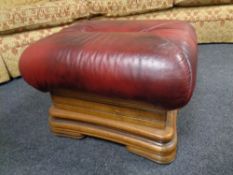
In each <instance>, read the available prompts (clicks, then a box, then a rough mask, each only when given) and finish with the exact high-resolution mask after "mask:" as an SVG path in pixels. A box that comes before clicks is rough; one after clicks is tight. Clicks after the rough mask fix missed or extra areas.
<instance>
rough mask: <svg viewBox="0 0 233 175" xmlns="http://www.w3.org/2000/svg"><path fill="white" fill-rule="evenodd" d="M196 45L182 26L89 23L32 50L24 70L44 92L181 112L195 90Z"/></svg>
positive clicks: (170, 23)
mask: <svg viewBox="0 0 233 175" xmlns="http://www.w3.org/2000/svg"><path fill="white" fill-rule="evenodd" d="M196 43H197V41H196V34H195V31H194V29H193V28H192V27H191V26H190V25H189V24H187V23H185V22H180V21H83V22H78V23H76V24H74V25H72V26H70V27H69V28H66V29H64V30H62V31H61V32H58V33H56V34H53V35H51V36H49V37H47V38H44V39H42V40H40V41H38V42H36V43H34V44H32V45H30V46H29V47H28V48H27V49H26V50H25V51H24V53H23V54H22V56H21V59H20V71H21V74H22V76H23V78H24V79H25V80H26V81H27V82H28V83H29V84H30V85H32V86H34V87H35V88H37V89H39V90H41V91H51V90H52V89H54V88H71V89H74V90H82V91H87V92H92V93H97V94H101V95H106V96H117V97H121V98H126V99H136V100H144V101H147V102H150V103H154V104H156V105H159V106H161V107H164V108H168V109H176V108H180V107H182V106H184V105H185V104H186V103H187V102H188V101H189V100H190V98H191V96H192V93H193V90H194V86H195V80H196V68H197V44H196Z"/></svg>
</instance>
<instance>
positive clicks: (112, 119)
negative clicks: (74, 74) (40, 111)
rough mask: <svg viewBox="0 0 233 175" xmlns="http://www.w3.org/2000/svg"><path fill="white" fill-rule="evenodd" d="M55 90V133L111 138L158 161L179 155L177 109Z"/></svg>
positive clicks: (51, 109) (80, 136)
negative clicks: (172, 109)
mask: <svg viewBox="0 0 233 175" xmlns="http://www.w3.org/2000/svg"><path fill="white" fill-rule="evenodd" d="M51 94H52V101H53V105H52V106H51V108H50V110H49V114H50V116H51V117H50V118H49V124H50V126H51V130H52V131H53V132H54V133H55V134H57V135H61V136H68V137H72V138H77V139H80V138H82V137H83V136H85V135H87V136H93V137H97V138H102V139H106V140H110V141H113V142H117V143H120V144H123V145H126V146H127V149H128V150H129V151H130V152H133V153H135V154H138V155H141V156H143V157H146V158H148V159H150V160H153V161H155V162H157V163H170V162H171V161H173V160H174V159H175V156H176V147H177V132H176V116H177V110H174V111H168V110H165V109H161V108H158V107H156V106H154V105H151V104H147V103H144V102H138V101H132V100H124V99H117V98H107V97H102V96H97V95H93V94H87V93H83V92H74V91H69V90H61V89H59V90H54V91H53V92H51Z"/></svg>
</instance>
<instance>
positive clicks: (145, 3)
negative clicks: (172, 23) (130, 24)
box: [87, 0, 173, 16]
mask: <svg viewBox="0 0 233 175" xmlns="http://www.w3.org/2000/svg"><path fill="white" fill-rule="evenodd" d="M87 2H88V5H89V8H90V12H91V13H92V14H103V15H106V16H125V15H130V14H139V13H145V12H148V11H156V10H161V9H167V8H169V7H172V6H173V0H104V1H103V0H87Z"/></svg>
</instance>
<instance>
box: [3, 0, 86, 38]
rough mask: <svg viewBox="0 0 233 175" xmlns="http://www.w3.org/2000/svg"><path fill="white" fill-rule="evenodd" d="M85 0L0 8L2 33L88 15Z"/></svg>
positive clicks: (63, 21) (65, 21)
mask: <svg viewBox="0 0 233 175" xmlns="http://www.w3.org/2000/svg"><path fill="white" fill-rule="evenodd" d="M88 16H89V12H88V7H87V6H86V1H85V0H69V1H68V0H59V1H53V2H44V3H35V4H33V5H23V6H16V7H13V8H5V9H1V10H0V34H6V33H14V32H18V31H23V30H25V29H26V30H31V29H38V28H45V27H51V26H57V25H62V24H66V23H70V22H72V21H74V20H76V19H79V18H83V17H88Z"/></svg>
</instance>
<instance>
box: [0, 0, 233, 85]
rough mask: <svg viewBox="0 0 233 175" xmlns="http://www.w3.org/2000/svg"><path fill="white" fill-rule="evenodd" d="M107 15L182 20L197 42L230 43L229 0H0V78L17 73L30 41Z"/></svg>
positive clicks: (232, 3) (232, 10)
mask: <svg viewBox="0 0 233 175" xmlns="http://www.w3.org/2000/svg"><path fill="white" fill-rule="evenodd" d="M106 19H111V20H124V19H132V20H142V19H158V20H159V19H176V20H183V21H188V22H190V23H191V24H192V25H193V26H194V27H195V29H196V31H197V35H198V42H199V43H216V42H217V43H222V42H224V43H232V42H233V0H0V83H3V82H6V81H8V80H10V79H11V78H15V77H18V76H20V73H19V69H18V60H19V57H20V55H21V53H22V52H23V50H24V49H25V48H26V47H27V46H28V45H29V44H30V43H32V42H35V41H37V40H39V39H41V38H43V37H46V36H48V35H51V34H53V33H55V32H58V31H60V30H61V29H62V28H64V27H66V26H69V25H70V24H72V23H73V22H74V21H81V20H106ZM38 54H40V53H38Z"/></svg>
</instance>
